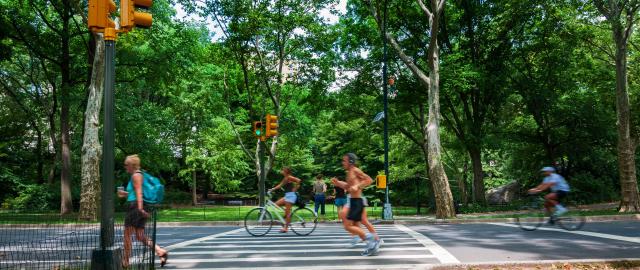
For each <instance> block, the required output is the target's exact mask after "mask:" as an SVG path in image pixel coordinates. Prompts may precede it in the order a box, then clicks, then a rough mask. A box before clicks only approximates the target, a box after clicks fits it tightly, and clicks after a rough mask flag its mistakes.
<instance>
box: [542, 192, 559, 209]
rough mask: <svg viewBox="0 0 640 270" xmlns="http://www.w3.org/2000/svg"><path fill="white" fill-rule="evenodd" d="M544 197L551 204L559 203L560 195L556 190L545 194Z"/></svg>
mask: <svg viewBox="0 0 640 270" xmlns="http://www.w3.org/2000/svg"><path fill="white" fill-rule="evenodd" d="M544 199H545V200H546V201H547V202H549V204H550V205H551V206H556V205H557V204H558V195H557V194H556V193H555V192H551V193H549V194H547V195H545V196H544Z"/></svg>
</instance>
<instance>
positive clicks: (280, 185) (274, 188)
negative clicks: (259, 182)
mask: <svg viewBox="0 0 640 270" xmlns="http://www.w3.org/2000/svg"><path fill="white" fill-rule="evenodd" d="M286 180H287V179H286V178H284V179H282V181H280V183H279V184H277V185H276V186H275V187H273V188H272V189H269V192H271V191H274V190H276V189H279V188H281V187H282V185H284V181H286Z"/></svg>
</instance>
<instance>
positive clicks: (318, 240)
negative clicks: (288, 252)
mask: <svg viewBox="0 0 640 270" xmlns="http://www.w3.org/2000/svg"><path fill="white" fill-rule="evenodd" d="M254 239H258V238H254ZM262 239H264V240H256V241H242V243H252V244H256V243H292V242H301V243H302V242H342V243H345V242H348V241H347V240H348V239H305V238H297V237H296V238H294V237H292V238H291V239H286V240H271V239H268V238H262ZM409 239H414V238H413V237H389V238H384V240H385V241H387V240H409ZM200 242H202V243H207V244H215V243H219V244H233V243H237V242H238V241H218V239H210V240H206V241H200Z"/></svg>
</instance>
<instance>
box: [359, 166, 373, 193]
mask: <svg viewBox="0 0 640 270" xmlns="http://www.w3.org/2000/svg"><path fill="white" fill-rule="evenodd" d="M355 175H356V178H357V179H358V180H359V183H358V184H357V185H356V186H357V188H359V189H364V188H365V187H367V186H369V185H371V183H373V179H371V177H370V176H369V175H367V174H366V173H364V172H363V171H361V170H360V169H358V170H356V171H355Z"/></svg>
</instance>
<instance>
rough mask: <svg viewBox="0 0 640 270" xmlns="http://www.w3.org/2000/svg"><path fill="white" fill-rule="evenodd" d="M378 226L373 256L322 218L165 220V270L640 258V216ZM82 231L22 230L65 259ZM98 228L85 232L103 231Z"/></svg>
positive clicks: (81, 256)
mask: <svg viewBox="0 0 640 270" xmlns="http://www.w3.org/2000/svg"><path fill="white" fill-rule="evenodd" d="M376 228H377V229H378V230H379V233H380V235H381V236H382V238H383V239H384V240H385V243H384V245H383V246H382V248H381V250H380V253H379V254H378V255H377V256H372V257H363V256H361V255H360V252H361V251H362V250H363V249H364V246H363V244H360V245H359V246H357V247H355V248H351V247H350V246H349V244H348V240H349V236H348V235H347V234H346V233H345V232H344V230H343V229H342V227H341V226H339V225H337V224H334V225H320V226H318V230H316V232H314V233H313V234H312V235H310V236H306V237H301V236H296V235H294V234H293V233H288V234H280V233H278V232H277V228H274V229H273V231H272V232H271V233H270V234H269V235H267V236H265V237H252V236H250V235H249V234H248V233H247V232H246V231H244V228H239V227H233V226H216V227H211V226H191V227H162V226H160V227H159V228H158V233H157V240H158V244H160V245H161V246H163V247H167V248H168V249H169V250H170V257H169V264H168V265H167V267H165V269H226V270H229V269H253V268H260V269H263V270H265V269H266V270H270V269H273V270H275V269H278V270H280V269H282V270H287V269H303V270H315V269H349V270H357V269H428V268H430V267H432V266H436V265H443V264H445V265H446V264H456V263H470V264H474V263H518V262H545V261H576V260H611V259H638V260H640V222H600V223H593V222H592V223H587V224H586V225H585V227H583V228H582V229H581V230H580V231H574V232H568V231H564V230H562V229H560V228H558V227H550V226H545V227H542V228H540V229H539V230H537V231H533V232H528V231H523V230H520V229H519V228H517V226H515V225H513V224H505V223H495V224H455V225H419V226H414V225H411V226H408V225H407V226H404V225H379V226H376ZM2 230H7V229H4V228H3V229H0V233H2V232H3V231H2ZM79 230H81V229H77V230H76V231H70V230H62V231H60V230H57V231H55V233H52V232H47V231H46V230H42V229H39V230H33V231H31V230H25V231H29V232H30V233H29V234H23V235H27V236H29V237H43V236H44V235H48V237H52V238H51V241H58V242H60V241H62V240H64V241H63V242H64V243H65V249H67V250H71V251H73V252H72V253H65V254H71V255H69V256H71V257H69V258H67V259H66V260H69V259H75V260H79V261H86V260H88V259H89V258H90V251H89V250H87V248H86V247H84V246H82V245H80V244H78V243H81V242H82V241H79V242H77V241H74V239H76V236H75V235H77V234H78V233H79V232H81V231H79ZM94 230H95V229H94ZM94 230H91V231H87V232H83V233H82V234H81V235H90V236H91V237H98V232H97V231H94ZM5 236H6V235H5ZM17 236H19V235H17V234H16V237H17ZM5 238H6V237H5ZM14 240H16V239H14ZM18 240H19V239H18ZM41 240H46V241H44V242H42V241H41V242H42V243H47V242H48V241H49V240H48V238H47V239H41ZM56 243H57V242H56ZM5 248H6V247H5ZM10 248H11V250H15V251H16V252H38V253H39V254H40V255H41V256H40V257H41V258H42V259H44V260H56V259H58V258H53V257H51V258H49V257H47V256H42V255H43V254H56V253H55V252H54V253H46V252H45V251H46V250H57V249H60V246H59V245H58V246H56V245H51V246H49V245H47V244H40V245H38V246H28V247H24V246H20V245H17V246H11V247H10ZM34 248H35V249H34ZM52 248H53V249H52ZM36 249H37V250H36ZM5 252H6V251H5ZM0 255H1V254H0ZM1 257H2V256H0V268H3V269H4V268H7V267H9V268H11V267H10V266H11V265H12V264H11V263H10V262H7V261H6V260H5V261H3V260H2V258H1Z"/></svg>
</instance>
